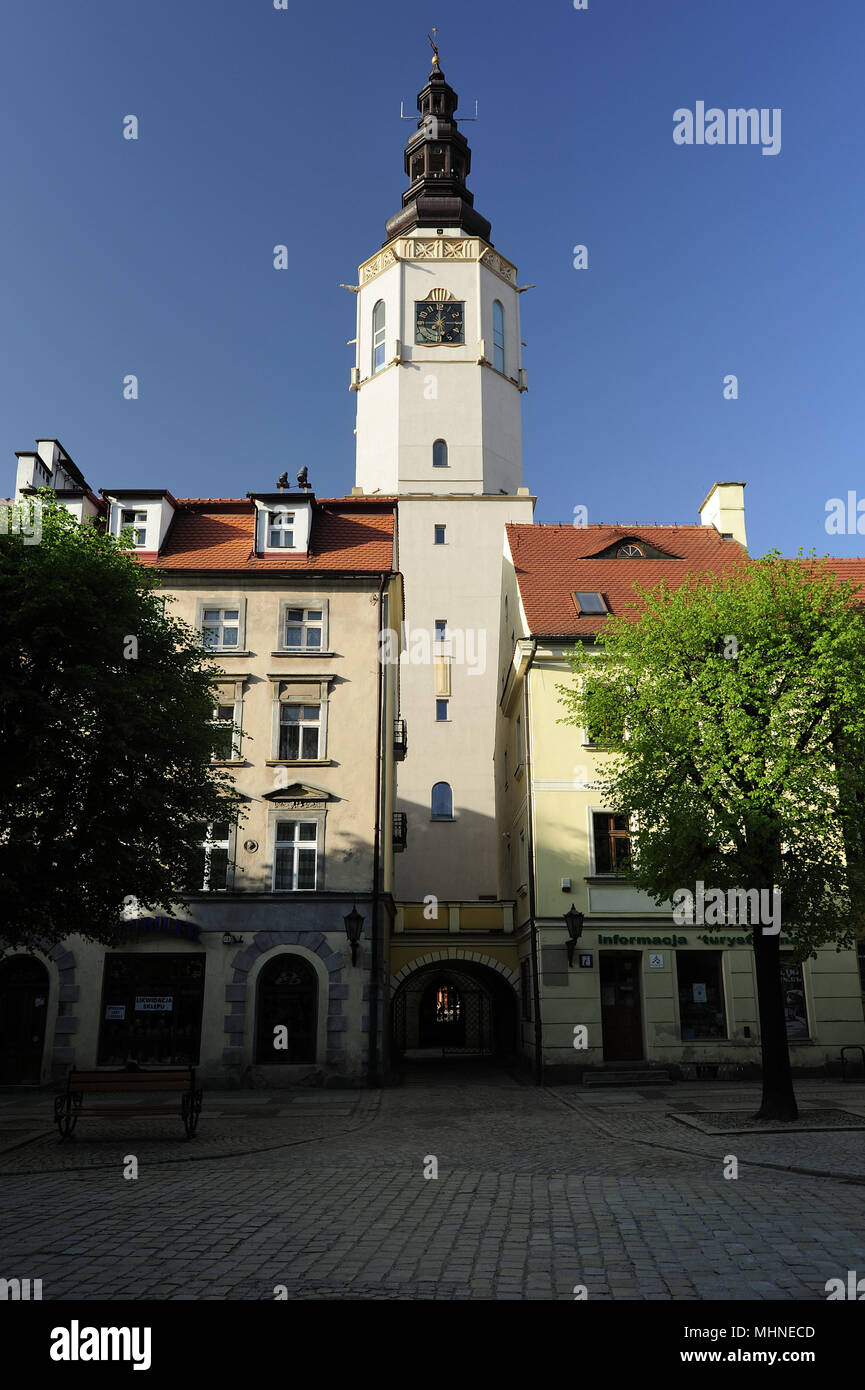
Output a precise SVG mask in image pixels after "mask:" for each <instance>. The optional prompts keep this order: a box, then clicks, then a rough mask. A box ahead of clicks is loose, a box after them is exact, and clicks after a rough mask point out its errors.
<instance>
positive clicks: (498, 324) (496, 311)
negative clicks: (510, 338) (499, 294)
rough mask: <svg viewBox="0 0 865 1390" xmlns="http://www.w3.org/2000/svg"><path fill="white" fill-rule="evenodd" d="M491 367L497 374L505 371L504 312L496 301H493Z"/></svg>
mask: <svg viewBox="0 0 865 1390" xmlns="http://www.w3.org/2000/svg"><path fill="white" fill-rule="evenodd" d="M493 366H494V367H495V369H496V371H497V372H504V370H505V311H504V309H503V308H502V306H501V304H500V303H499V301H498V300H497V299H494V300H493Z"/></svg>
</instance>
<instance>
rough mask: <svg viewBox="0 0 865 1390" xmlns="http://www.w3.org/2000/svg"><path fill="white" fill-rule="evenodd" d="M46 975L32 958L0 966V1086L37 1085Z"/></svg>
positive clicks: (12, 959)
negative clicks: (0, 1084)
mask: <svg viewBox="0 0 865 1390" xmlns="http://www.w3.org/2000/svg"><path fill="white" fill-rule="evenodd" d="M47 1016H48V971H47V969H46V968H45V966H44V965H43V964H42V962H41V961H38V960H36V958H35V957H34V956H10V958H9V959H8V960H4V961H2V962H0V1083H2V1084H4V1085H7V1086H8V1085H10V1084H13V1085H31V1086H32V1085H38V1084H39V1081H40V1080H41V1076H42V1051H43V1048H44V1046H45V1020H46V1018H47Z"/></svg>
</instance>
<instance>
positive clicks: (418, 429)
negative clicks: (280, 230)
mask: <svg viewBox="0 0 865 1390" xmlns="http://www.w3.org/2000/svg"><path fill="white" fill-rule="evenodd" d="M417 104H418V113H419V114H418V123H417V129H416V131H414V133H413V134H412V135H411V136H410V138H409V140H408V143H407V145H406V149H405V172H406V175H407V177H408V179H409V186H408V188H407V189H406V191H405V192H404V193H403V196H402V208H401V209H400V211H399V212H397V213H396V214H395V215H394V216H393V217H391V218H389V219H388V221H387V223H386V225H385V230H386V234H387V237H386V240H385V242H384V245H383V247H382V249H381V250H380V251H378V252H377V253H376V254H375V255H374V256H372V257H371V258H370V259H369V260H368V261H365V262H364V264H363V265H362V266H361V267H360V271H359V283H358V291H357V360H356V363H355V367H354V370H353V372H352V389H354V390H355V391H356V392H357V479H356V481H357V484H358V486H359V487H362V488H363V489H364V491H365V492H376V491H379V492H382V493H406V492H428V493H429V492H433V493H441V494H449V493H454V492H460V493H474V494H478V493H496V494H501V493H502V492H505V493H511V494H512V493H514V492H516V490H517V488H518V487H519V486H520V484H521V483H522V447H521V430H520V399H521V394H522V392H523V391H525V389H526V382H525V373H524V371H523V368H522V358H521V345H520V308H519V301H520V295H519V291H518V289H517V283H516V282H517V272H516V267H515V266H513V265H512V264H511V262H510V261H508V260H506V259H505V258H504V256H502V255H500V253H499V252H498V251H496V250H495V249H494V248H493V244H492V242H491V240H490V224H489V222H488V221H487V219H486V218H485V217H482V216H481V215H480V213H478V212H476V211H475V207H474V198H473V196H472V194H471V193H470V192H469V190H468V188H467V186H466V178H467V176H468V173H469V170H470V168H471V150H470V149H469V146H468V143H467V141H466V138H465V136H464V135H463V134H462V132H461V131H459V130H458V129H457V122H456V119H455V116H454V112H455V110H456V106H457V94H456V92H455V91H454V89H453V88H452V87H451V86H450V85H449V84H448V83H447V82H446V81H445V77H444V73H442V72H441V70H440V68H439V65H438V58H437V56H436V57H434V59H433V68H432V72H431V73H430V76H429V80H428V81H427V84H426V86H425V87H424V88H423V90H422V91H421V92H419V93H418V99H417Z"/></svg>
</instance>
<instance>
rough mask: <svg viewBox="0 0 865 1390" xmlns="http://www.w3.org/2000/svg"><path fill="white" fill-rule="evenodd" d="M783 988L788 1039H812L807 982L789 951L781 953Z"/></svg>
mask: <svg viewBox="0 0 865 1390" xmlns="http://www.w3.org/2000/svg"><path fill="white" fill-rule="evenodd" d="M781 988H782V989H783V991H784V1017H785V1019H786V1021H787V1037H788V1038H789V1039H790V1040H791V1041H794V1040H795V1039H797V1038H807V1037H810V1032H809V1029H808V1008H807V1005H806V1003H805V980H804V977H803V975H802V967H801V965H798V964H794V962H793V958H792V956H791V954H790V952H789V951H786V952H785V951H782V952H781Z"/></svg>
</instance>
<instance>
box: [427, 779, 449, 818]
mask: <svg viewBox="0 0 865 1390" xmlns="http://www.w3.org/2000/svg"><path fill="white" fill-rule="evenodd" d="M431 805H432V819H433V820H453V818H454V797H453V792H452V791H451V788H450V783H448V782H436V784H435V786H434V787H433V789H432V803H431Z"/></svg>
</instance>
